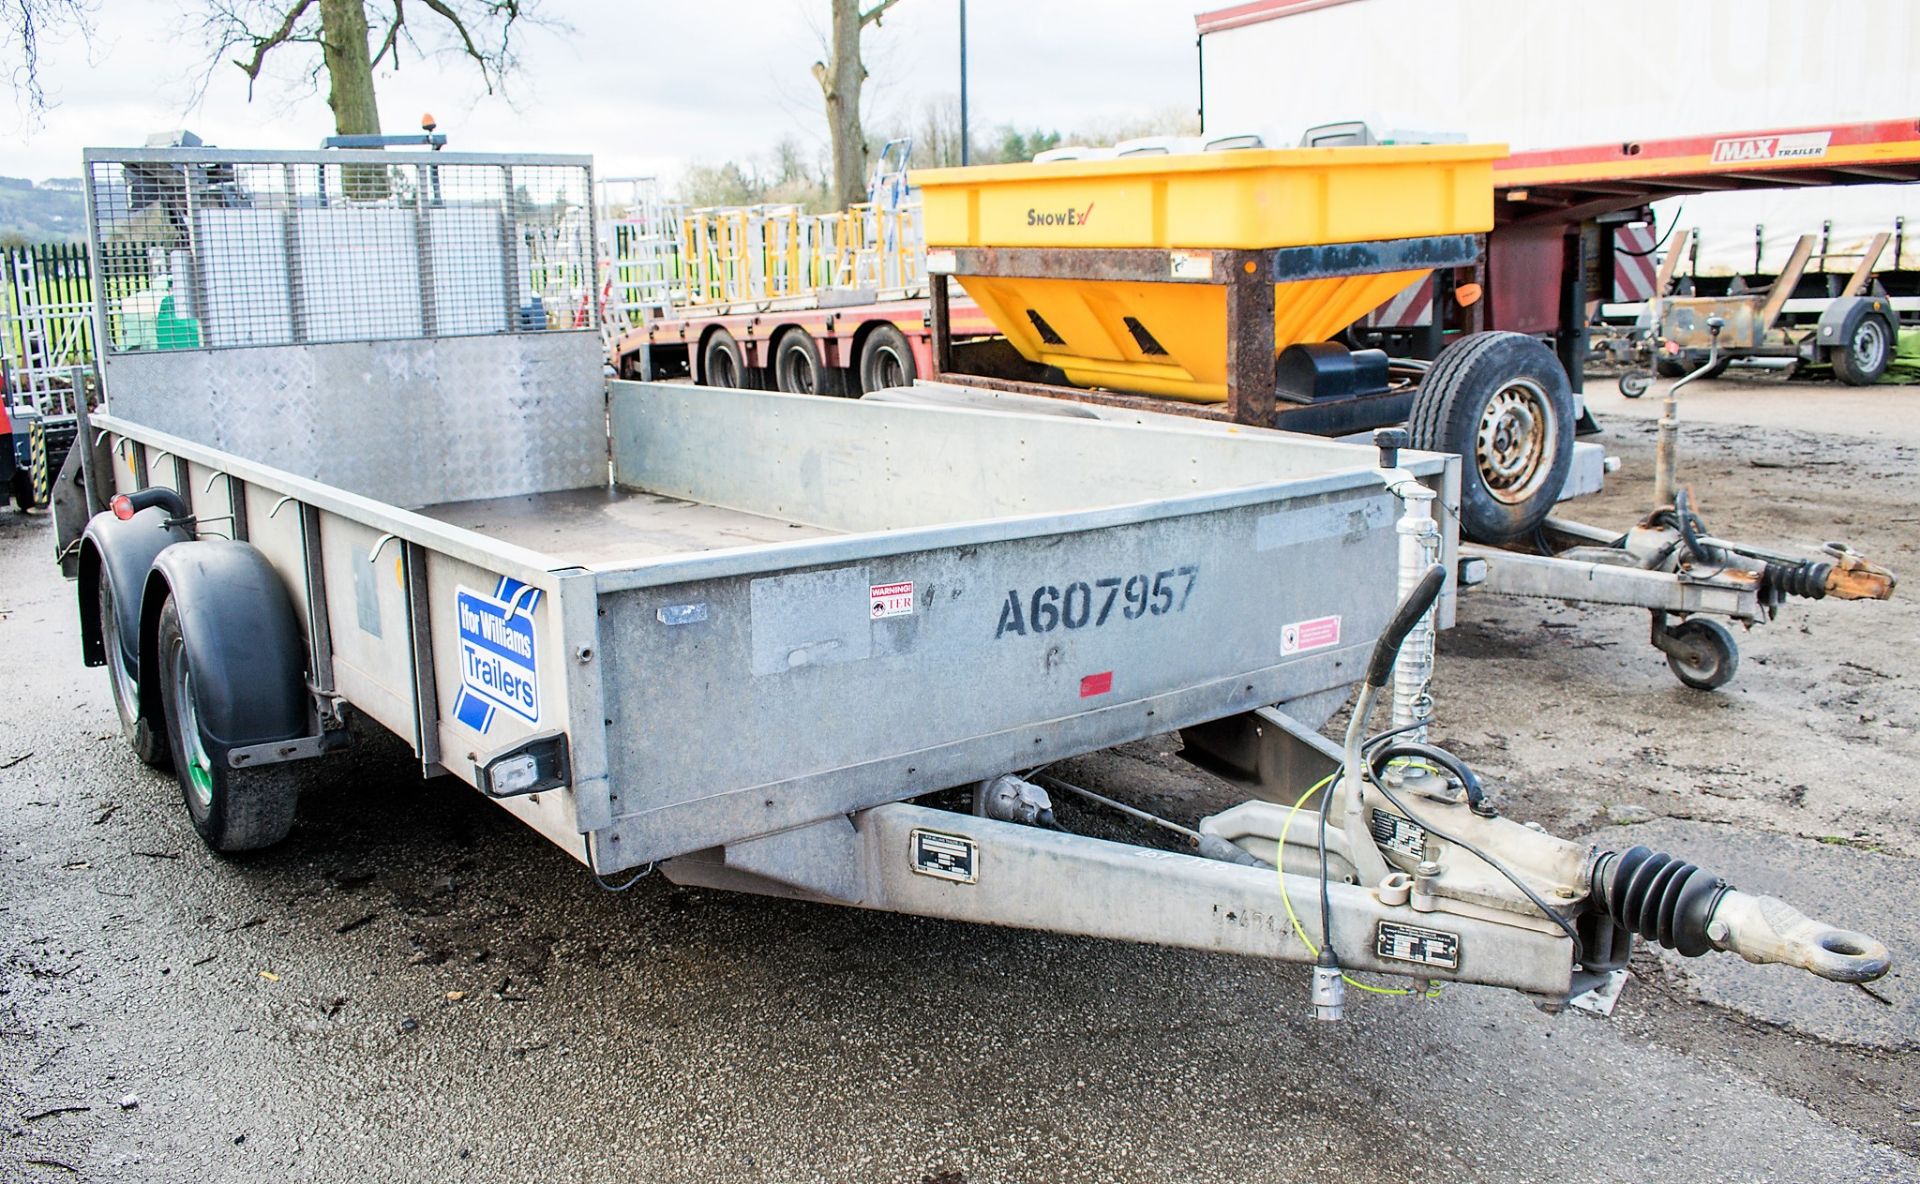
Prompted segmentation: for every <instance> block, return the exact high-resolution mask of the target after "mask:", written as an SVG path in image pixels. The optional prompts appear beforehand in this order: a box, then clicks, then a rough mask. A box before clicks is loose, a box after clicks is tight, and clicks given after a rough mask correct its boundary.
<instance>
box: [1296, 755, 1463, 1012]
mask: <svg viewBox="0 0 1920 1184" xmlns="http://www.w3.org/2000/svg"><path fill="white" fill-rule="evenodd" d="M1339 780H1340V772H1339V770H1337V769H1336V770H1335V771H1334V772H1331V773H1329V774H1327V775H1326V776H1325V777H1322V778H1321V779H1320V780H1318V781H1316V782H1314V783H1313V784H1312V785H1309V786H1308V787H1307V792H1305V793H1303V794H1301V795H1300V800H1299V801H1297V802H1295V803H1294V804H1293V809H1292V810H1290V811H1288V812H1287V822H1286V826H1285V827H1284V828H1283V829H1282V830H1281V832H1280V844H1279V846H1278V847H1277V848H1276V849H1275V851H1274V853H1273V862H1274V870H1275V871H1276V872H1278V873H1279V876H1280V903H1281V904H1282V905H1284V906H1286V910H1287V920H1288V921H1289V922H1291V923H1292V925H1293V933H1294V936H1295V937H1298V938H1299V939H1300V944H1301V945H1303V946H1305V947H1307V953H1308V954H1310V955H1312V956H1313V957H1315V958H1318V957H1319V956H1320V949H1321V947H1319V946H1315V945H1314V944H1313V939H1312V938H1310V937H1308V936H1307V928H1306V926H1304V925H1302V924H1301V923H1300V914H1298V913H1296V912H1295V911H1294V909H1293V897H1292V895H1291V894H1290V893H1288V891H1287V836H1288V835H1289V834H1291V833H1293V820H1294V817H1295V816H1296V815H1298V814H1299V813H1300V809H1301V807H1303V806H1305V805H1306V804H1307V799H1308V798H1310V797H1312V796H1313V795H1314V794H1315V793H1316V792H1318V791H1320V790H1323V789H1324V790H1325V791H1326V793H1325V795H1324V796H1323V797H1322V798H1321V802H1322V808H1321V816H1322V817H1323V818H1324V817H1325V805H1324V803H1325V801H1326V799H1327V798H1331V797H1332V796H1333V787H1334V786H1335V785H1336V784H1338V782H1339ZM1326 840H1327V828H1326V824H1325V823H1324V822H1322V823H1321V826H1320V858H1321V860H1322V862H1321V865H1320V891H1321V899H1322V900H1323V901H1324V900H1325V899H1326V889H1327V875H1326V863H1325V860H1326V852H1327V846H1326ZM1324 923H1325V917H1324V916H1323V917H1322V924H1324ZM1325 937H1326V932H1325V930H1324V929H1323V930H1322V931H1321V938H1322V941H1323V943H1324V940H1325ZM1340 981H1342V982H1344V983H1346V984H1347V985H1348V986H1350V987H1352V988H1354V989H1355V990H1359V991H1365V992H1367V993H1368V994H1370V995H1413V994H1419V992H1416V991H1414V990H1413V989H1412V988H1410V987H1376V986H1374V985H1373V984H1372V983H1363V982H1361V981H1360V980H1359V979H1357V978H1354V977H1353V976H1352V975H1350V974H1347V973H1346V972H1345V971H1342V972H1341V974H1340ZM1439 993H1440V984H1439V983H1435V984H1434V985H1433V987H1432V988H1431V989H1430V990H1428V991H1427V992H1425V995H1424V997H1425V998H1428V999H1431V998H1433V997H1434V996H1436V995H1438V994H1439Z"/></svg>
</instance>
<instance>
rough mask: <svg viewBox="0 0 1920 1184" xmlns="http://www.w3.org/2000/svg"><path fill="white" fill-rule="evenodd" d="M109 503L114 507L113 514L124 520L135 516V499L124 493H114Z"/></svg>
mask: <svg viewBox="0 0 1920 1184" xmlns="http://www.w3.org/2000/svg"><path fill="white" fill-rule="evenodd" d="M107 505H108V506H109V507H111V508H112V510H113V516H114V517H115V518H118V519H119V520H120V521H122V522H125V521H126V520H127V519H129V518H131V517H133V499H132V498H130V497H128V496H127V495H126V494H124V493H116V494H114V495H113V500H112V501H110V502H108V503H107Z"/></svg>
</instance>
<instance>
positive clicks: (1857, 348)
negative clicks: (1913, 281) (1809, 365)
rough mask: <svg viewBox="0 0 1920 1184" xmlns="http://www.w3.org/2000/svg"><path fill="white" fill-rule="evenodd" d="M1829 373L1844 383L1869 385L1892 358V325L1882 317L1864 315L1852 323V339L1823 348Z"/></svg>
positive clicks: (1885, 370)
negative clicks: (1827, 348) (1825, 350)
mask: <svg viewBox="0 0 1920 1184" xmlns="http://www.w3.org/2000/svg"><path fill="white" fill-rule="evenodd" d="M1827 357H1828V360H1829V361H1831V362H1832V363H1833V373H1834V376H1835V377H1837V378H1838V379H1839V380H1840V381H1841V382H1844V383H1846V384H1847V385H1848V386H1872V385H1873V384H1874V383H1876V382H1879V381H1880V376H1881V375H1882V374H1885V373H1886V372H1887V364H1888V363H1889V362H1891V361H1892V360H1893V326H1892V325H1890V324H1888V323H1887V320H1886V318H1885V317H1880V316H1866V317H1861V318H1860V323H1859V324H1858V325H1856V326H1854V329H1853V338H1852V340H1850V341H1848V342H1847V344H1845V345H1837V346H1835V347H1833V348H1832V349H1831V350H1828V351H1827Z"/></svg>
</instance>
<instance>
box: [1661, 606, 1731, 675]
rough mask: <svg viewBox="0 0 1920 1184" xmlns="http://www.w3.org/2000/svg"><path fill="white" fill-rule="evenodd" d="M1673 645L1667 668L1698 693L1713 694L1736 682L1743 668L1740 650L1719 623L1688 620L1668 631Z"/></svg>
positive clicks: (1668, 652) (1696, 619)
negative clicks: (1709, 692) (1735, 677)
mask: <svg viewBox="0 0 1920 1184" xmlns="http://www.w3.org/2000/svg"><path fill="white" fill-rule="evenodd" d="M1667 639H1668V641H1669V642H1670V643H1671V644H1672V647H1673V648H1671V649H1668V650H1667V665H1668V667H1670V668H1671V669H1672V670H1673V676H1674V677H1675V678H1677V679H1679V680H1680V681H1681V682H1683V683H1685V684H1686V685H1688V686H1690V687H1692V688H1693V689H1694V690H1696V691H1711V690H1715V689H1717V688H1719V687H1723V686H1726V685H1727V684H1728V683H1730V682H1732V681H1733V675H1734V672H1735V671H1737V670H1739V669H1740V647H1739V646H1738V645H1736V644H1734V640H1733V634H1732V633H1731V632H1729V631H1728V629H1727V627H1726V626H1725V625H1722V624H1721V623H1720V622H1718V621H1709V620H1707V619H1706V618H1704V617H1688V618H1687V619H1686V620H1684V621H1682V622H1680V623H1679V624H1678V625H1675V626H1674V627H1673V628H1671V629H1669V630H1667Z"/></svg>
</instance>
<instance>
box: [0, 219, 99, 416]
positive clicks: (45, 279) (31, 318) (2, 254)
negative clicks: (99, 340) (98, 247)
mask: <svg viewBox="0 0 1920 1184" xmlns="http://www.w3.org/2000/svg"><path fill="white" fill-rule="evenodd" d="M0 359H4V360H5V362H6V369H7V374H8V376H9V379H10V381H11V390H10V394H11V396H12V397H13V398H14V399H15V400H16V402H17V403H24V404H27V405H30V406H31V407H32V409H33V410H35V411H37V412H39V413H40V414H41V415H43V416H56V417H57V416H69V415H72V414H73V412H74V407H73V391H72V386H71V381H72V379H71V376H72V370H73V368H74V367H76V366H90V365H92V363H93V359H94V343H93V268H92V265H91V262H90V260H89V258H88V255H87V249H86V247H85V246H83V245H81V244H79V243H55V244H47V245H41V246H28V247H9V248H6V249H5V250H0Z"/></svg>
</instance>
